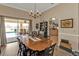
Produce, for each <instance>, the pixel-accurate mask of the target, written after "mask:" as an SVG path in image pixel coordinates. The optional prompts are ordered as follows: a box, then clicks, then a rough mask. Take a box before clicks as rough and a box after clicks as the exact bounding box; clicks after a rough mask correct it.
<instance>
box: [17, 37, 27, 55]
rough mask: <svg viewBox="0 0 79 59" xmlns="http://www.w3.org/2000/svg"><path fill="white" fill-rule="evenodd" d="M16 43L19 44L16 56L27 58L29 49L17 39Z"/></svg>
mask: <svg viewBox="0 0 79 59" xmlns="http://www.w3.org/2000/svg"><path fill="white" fill-rule="evenodd" d="M17 40H18V43H19V50H18V53H17V55H20V56H27V53H28V51H29V49H28V48H27V47H26V46H25V44H23V43H22V41H21V40H20V39H19V38H18V37H17Z"/></svg>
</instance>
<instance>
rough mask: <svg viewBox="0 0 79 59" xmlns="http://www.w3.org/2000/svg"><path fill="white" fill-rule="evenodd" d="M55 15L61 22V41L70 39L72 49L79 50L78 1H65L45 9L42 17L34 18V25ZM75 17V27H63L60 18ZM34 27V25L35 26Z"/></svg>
mask: <svg viewBox="0 0 79 59" xmlns="http://www.w3.org/2000/svg"><path fill="white" fill-rule="evenodd" d="M52 17H55V18H56V20H58V22H59V43H60V40H61V39H66V40H69V42H70V43H71V44H72V50H76V51H79V49H78V40H79V39H78V37H79V33H78V23H79V21H78V4H77V3H63V4H59V5H57V6H55V7H53V8H51V9H49V10H47V11H45V12H44V13H43V14H42V16H41V17H40V19H37V20H34V24H33V26H35V23H37V22H40V21H43V20H45V21H49V20H50V18H52ZM69 18H73V19H74V20H73V21H74V23H73V25H74V26H73V28H61V27H60V20H63V19H69ZM33 29H34V27H33Z"/></svg>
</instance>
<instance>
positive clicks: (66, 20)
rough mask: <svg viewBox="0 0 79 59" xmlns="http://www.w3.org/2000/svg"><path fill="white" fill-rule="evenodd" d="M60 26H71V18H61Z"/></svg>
mask: <svg viewBox="0 0 79 59" xmlns="http://www.w3.org/2000/svg"><path fill="white" fill-rule="evenodd" d="M61 28H73V19H72V18H71V19H64V20H61Z"/></svg>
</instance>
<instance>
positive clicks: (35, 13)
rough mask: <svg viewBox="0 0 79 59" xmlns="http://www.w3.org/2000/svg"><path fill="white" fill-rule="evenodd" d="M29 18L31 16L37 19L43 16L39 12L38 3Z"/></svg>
mask: <svg viewBox="0 0 79 59" xmlns="http://www.w3.org/2000/svg"><path fill="white" fill-rule="evenodd" d="M29 16H31V17H33V18H37V17H39V16H41V13H40V12H39V11H38V10H37V6H36V3H35V4H34V10H31V12H30V14H29Z"/></svg>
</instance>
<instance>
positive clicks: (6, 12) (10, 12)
mask: <svg viewBox="0 0 79 59" xmlns="http://www.w3.org/2000/svg"><path fill="white" fill-rule="evenodd" d="M0 15H3V16H11V17H16V18H25V19H26V18H27V19H28V17H29V16H28V13H27V12H25V11H22V10H19V9H15V8H11V7H7V6H3V5H0Z"/></svg>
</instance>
